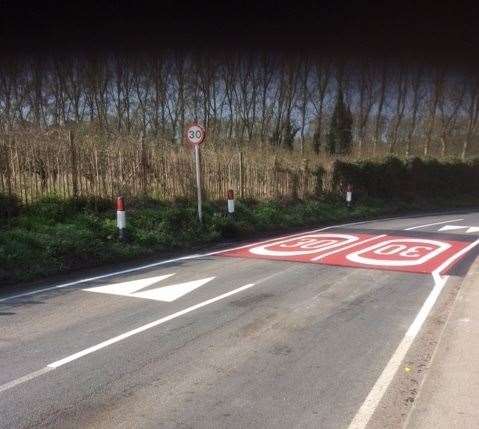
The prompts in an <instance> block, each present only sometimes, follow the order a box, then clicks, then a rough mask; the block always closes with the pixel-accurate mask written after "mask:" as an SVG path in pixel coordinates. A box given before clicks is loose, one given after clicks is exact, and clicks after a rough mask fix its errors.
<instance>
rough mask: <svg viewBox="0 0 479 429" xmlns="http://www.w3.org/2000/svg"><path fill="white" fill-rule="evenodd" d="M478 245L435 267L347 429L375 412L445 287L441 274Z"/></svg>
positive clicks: (361, 427) (359, 428)
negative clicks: (429, 287)
mask: <svg viewBox="0 0 479 429" xmlns="http://www.w3.org/2000/svg"><path fill="white" fill-rule="evenodd" d="M478 244H479V240H476V241H474V242H472V243H471V244H469V245H468V246H467V247H465V248H464V249H462V250H460V251H459V252H457V253H456V254H454V255H452V256H451V257H450V258H449V259H447V260H446V261H444V262H443V263H442V264H441V265H440V266H439V267H437V268H436V269H435V270H434V271H433V273H432V277H433V279H434V286H433V288H432V290H431V292H430V293H429V295H428V297H427V298H426V300H425V301H424V303H423V305H422V306H421V309H420V310H419V313H418V314H417V315H416V317H415V318H414V321H413V322H412V323H411V325H410V326H409V329H408V330H407V332H406V334H405V335H404V337H403V339H402V341H401V342H400V343H399V346H398V347H397V349H396V350H395V352H394V353H393V355H392V357H391V359H390V360H389V362H388V363H387V365H386V367H385V368H384V369H383V371H382V373H381V375H380V376H379V378H378V379H377V381H376V383H375V384H374V386H373V388H372V389H371V391H370V392H369V394H368V396H367V397H366V399H365V401H364V402H363V404H362V405H361V407H360V408H359V410H358V412H357V413H356V415H355V416H354V419H353V420H352V422H351V423H350V425H349V429H364V428H365V427H366V425H367V424H368V422H369V420H370V419H371V417H372V415H373V414H374V412H375V411H376V409H377V407H378V405H379V403H380V402H381V399H382V398H383V396H384V394H385V393H386V390H387V389H388V387H389V385H390V384H391V382H392V380H393V378H394V375H395V374H396V372H397V370H398V368H399V367H400V365H401V362H402V361H403V360H404V357H405V356H406V354H407V352H408V350H409V348H410V347H411V344H412V343H413V342H414V339H415V338H416V336H417V334H418V332H419V331H420V329H421V327H422V325H423V324H424V321H425V320H426V319H427V316H428V315H429V313H430V312H431V310H432V308H433V306H434V304H435V302H436V300H437V298H438V297H439V295H440V294H441V292H442V290H443V289H444V286H445V285H446V282H447V279H448V278H449V276H444V277H441V272H442V271H444V270H445V269H446V268H447V267H449V266H450V265H451V264H452V263H453V262H454V261H455V260H457V259H458V258H459V257H461V256H462V255H464V254H465V253H467V252H468V251H469V250H471V249H472V248H474V247H475V246H477V245H478Z"/></svg>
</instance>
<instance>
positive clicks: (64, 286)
mask: <svg viewBox="0 0 479 429" xmlns="http://www.w3.org/2000/svg"><path fill="white" fill-rule="evenodd" d="M388 219H397V218H386V219H381V220H388ZM375 221H377V220H376V219H373V220H363V221H358V222H349V223H344V224H339V225H331V226H327V227H324V228H319V229H313V230H310V231H303V232H298V233H296V234H291V235H284V236H281V237H274V238H270V239H268V240H264V241H257V242H254V243H248V244H244V245H242V246H237V247H232V248H229V249H222V250H217V251H214V252H208V253H197V254H194V255H187V256H181V257H178V258H174V259H167V260H163V261H158V262H154V263H151V264H147V265H141V266H138V267H133V268H128V269H125V270H121V271H114V272H112V273H107V274H102V275H99V276H95V277H89V278H85V279H80V280H76V281H73V282H68V283H62V284H59V285H55V286H48V287H45V288H41V289H36V290H32V291H29V292H23V293H19V294H16V295H10V296H7V297H4V298H0V302H5V301H9V300H12V299H16V298H23V297H25V296H31V295H36V294H38V293H43V292H49V291H52V290H56V289H63V288H66V287H70V286H76V285H79V284H82V283H88V282H92V281H95V280H102V279H106V278H109V277H114V276H118V275H121V274H129V273H134V272H136V271H141V270H146V269H148V268H153V267H157V266H160V265H165V264H170V263H173V262H177V261H184V260H189V259H198V258H202V257H205V256H213V255H217V254H219V253H223V252H231V251H233V250H239V249H243V248H245V247H249V246H257V245H259V244H263V243H269V242H270V241H275V240H281V239H284V238H289V237H297V236H300V235H304V234H311V233H314V232H319V231H325V230H327V229H332V228H339V227H344V226H349V225H359V224H362V223H368V222H375Z"/></svg>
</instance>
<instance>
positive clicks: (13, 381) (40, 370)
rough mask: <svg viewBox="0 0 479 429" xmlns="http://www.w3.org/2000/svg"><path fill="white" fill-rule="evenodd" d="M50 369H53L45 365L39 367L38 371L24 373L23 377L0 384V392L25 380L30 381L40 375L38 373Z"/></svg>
mask: <svg viewBox="0 0 479 429" xmlns="http://www.w3.org/2000/svg"><path fill="white" fill-rule="evenodd" d="M50 371H53V368H48V367H47V366H46V367H45V368H42V369H39V370H38V371H34V372H31V373H30V374H27V375H24V376H23V377H20V378H17V379H15V380H12V381H9V382H8V383H5V384H2V385H1V386H0V393H1V392H4V391H5V390H8V389H11V388H12V387H15V386H18V385H19V384H22V383H25V382H26V381H30V380H33V379H34V378H37V377H40V375H43V374H46V373H47V372H50Z"/></svg>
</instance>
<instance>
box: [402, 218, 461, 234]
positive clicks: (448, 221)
mask: <svg viewBox="0 0 479 429" xmlns="http://www.w3.org/2000/svg"><path fill="white" fill-rule="evenodd" d="M461 220H464V219H450V220H445V221H443V222H434V223H427V224H425V225H418V226H411V227H409V228H404V231H412V230H413V229H420V228H426V227H428V226H435V225H443V224H445V223H451V222H460V221H461Z"/></svg>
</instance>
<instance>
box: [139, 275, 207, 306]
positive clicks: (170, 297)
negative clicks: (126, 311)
mask: <svg viewBox="0 0 479 429" xmlns="http://www.w3.org/2000/svg"><path fill="white" fill-rule="evenodd" d="M214 278H215V277H206V278H204V279H199V280H192V281H190V282H184V283H177V284H174V285H169V286H164V287H159V288H156V289H150V290H146V291H144V292H137V293H135V294H134V295H133V296H134V297H135V298H144V299H153V300H156V301H164V302H173V301H176V300H177V299H178V298H181V297H182V296H184V295H186V294H188V293H190V292H193V291H194V290H195V289H198V288H199V287H201V286H203V285H205V284H206V283H208V282H210V281H211V280H213V279H214Z"/></svg>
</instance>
